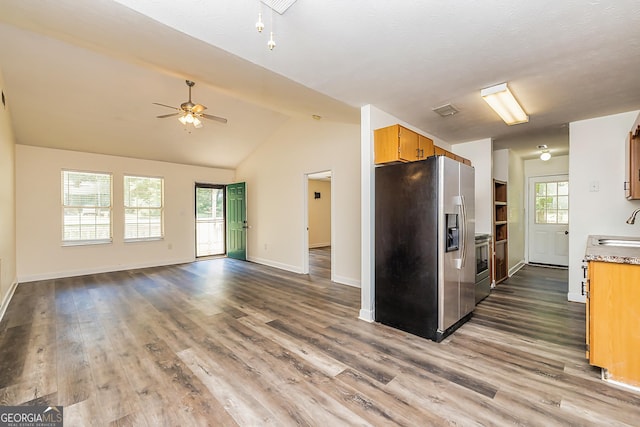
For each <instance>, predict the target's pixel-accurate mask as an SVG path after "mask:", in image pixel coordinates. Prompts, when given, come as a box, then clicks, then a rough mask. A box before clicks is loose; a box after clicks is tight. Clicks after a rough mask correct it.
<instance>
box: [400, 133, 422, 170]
mask: <svg viewBox="0 0 640 427" xmlns="http://www.w3.org/2000/svg"><path fill="white" fill-rule="evenodd" d="M398 128H399V132H398V144H399V145H398V147H399V150H398V153H399V160H404V161H408V162H411V161H414V160H418V159H419V154H420V145H419V142H418V141H419V135H418V134H417V133H416V132H414V131H412V130H409V129H407V128H404V127H402V126H398Z"/></svg>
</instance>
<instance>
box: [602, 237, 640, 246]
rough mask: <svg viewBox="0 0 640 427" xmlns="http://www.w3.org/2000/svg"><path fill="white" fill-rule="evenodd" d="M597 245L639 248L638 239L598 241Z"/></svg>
mask: <svg viewBox="0 0 640 427" xmlns="http://www.w3.org/2000/svg"><path fill="white" fill-rule="evenodd" d="M597 244H598V245H601V246H620V247H623V248H640V237H636V238H633V237H630V238H628V239H627V238H623V239H621V238H618V239H609V238H605V239H598V240H597Z"/></svg>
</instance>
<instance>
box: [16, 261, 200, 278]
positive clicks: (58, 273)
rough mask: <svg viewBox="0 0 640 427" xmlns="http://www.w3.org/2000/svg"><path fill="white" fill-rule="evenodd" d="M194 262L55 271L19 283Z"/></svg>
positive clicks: (166, 262) (169, 262) (36, 275)
mask: <svg viewBox="0 0 640 427" xmlns="http://www.w3.org/2000/svg"><path fill="white" fill-rule="evenodd" d="M194 261H195V260H194V259H193V258H185V259H175V260H166V261H162V262H157V261H156V262H146V263H139V264H128V265H110V266H104V267H99V268H88V269H81V270H66V271H55V272H50V273H42V274H31V275H26V276H20V277H18V282H19V283H26V282H35V281H38V280H51V279H60V278H63V277H76V276H86V275H87V274H100V273H111V272H115V271H124V270H136V269H139V268H149V267H163V266H167V265H176V264H184V263H188V262H194Z"/></svg>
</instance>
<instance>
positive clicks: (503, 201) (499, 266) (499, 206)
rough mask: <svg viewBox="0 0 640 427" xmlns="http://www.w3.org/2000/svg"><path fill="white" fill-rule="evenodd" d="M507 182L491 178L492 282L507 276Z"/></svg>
mask: <svg viewBox="0 0 640 427" xmlns="http://www.w3.org/2000/svg"><path fill="white" fill-rule="evenodd" d="M508 242H509V234H508V205H507V183H506V182H503V181H498V180H496V179H494V180H493V269H492V272H493V282H494V283H496V284H498V283H500V282H502V281H503V280H505V279H507V278H508V277H509V245H508Z"/></svg>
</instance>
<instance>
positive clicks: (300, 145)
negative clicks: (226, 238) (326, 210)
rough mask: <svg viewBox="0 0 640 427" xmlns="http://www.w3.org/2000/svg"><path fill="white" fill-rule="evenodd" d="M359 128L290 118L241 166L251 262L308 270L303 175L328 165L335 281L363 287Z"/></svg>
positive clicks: (299, 270)
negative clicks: (361, 284)
mask: <svg viewBox="0 0 640 427" xmlns="http://www.w3.org/2000/svg"><path fill="white" fill-rule="evenodd" d="M359 141H360V139H359V136H358V126H357V125H353V124H345V123H335V122H329V121H325V120H319V121H318V120H313V119H312V118H311V117H309V118H308V119H307V118H292V119H290V120H289V121H288V122H287V123H285V124H284V125H283V126H282V127H281V128H280V129H279V130H278V131H277V132H275V133H274V134H273V135H272V136H271V137H270V138H269V140H268V141H266V142H265V143H264V144H262V145H261V146H260V147H258V149H257V150H255V151H254V152H253V153H251V155H250V156H249V157H248V158H247V159H245V160H244V161H243V162H242V163H241V164H240V165H239V166H238V168H237V169H236V176H237V179H238V180H239V181H245V182H246V183H247V220H248V224H249V226H250V227H251V228H249V230H248V233H247V236H248V237H247V239H248V240H247V257H248V259H249V260H251V261H254V262H258V263H261V264H266V265H270V266H274V267H278V268H282V269H285V270H289V271H293V272H297V273H301V272H303V271H304V269H305V266H304V263H305V259H306V258H305V257H306V256H307V255H308V248H307V247H306V233H307V231H306V222H307V217H306V215H307V213H306V212H307V211H306V207H307V199H306V192H307V188H306V185H307V182H306V176H305V175H306V174H308V173H313V172H320V171H326V170H331V182H332V200H331V202H332V203H331V204H332V221H331V224H332V239H331V242H332V251H331V257H332V269H331V273H332V280H334V281H336V282H340V283H344V284H348V285H352V286H360V245H359V242H360V227H359V225H360V170H359V168H358V161H359V159H360V146H359Z"/></svg>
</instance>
